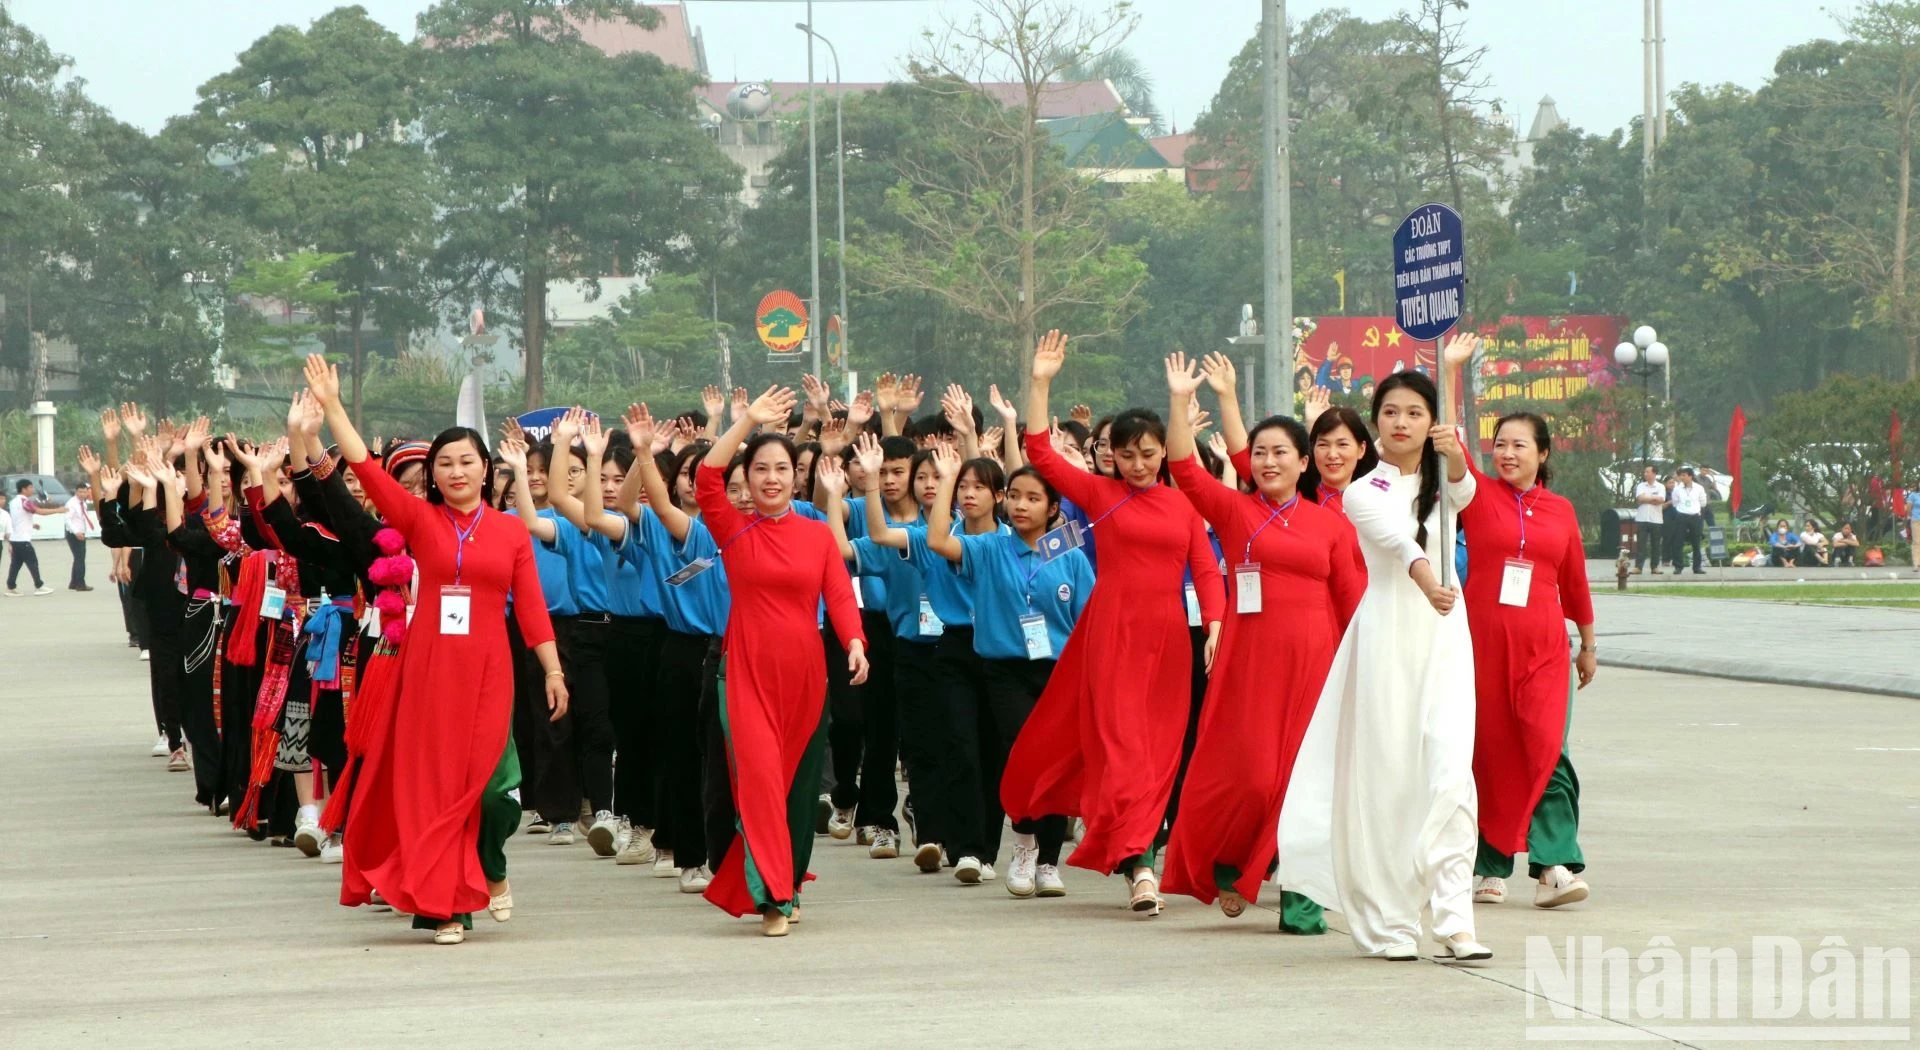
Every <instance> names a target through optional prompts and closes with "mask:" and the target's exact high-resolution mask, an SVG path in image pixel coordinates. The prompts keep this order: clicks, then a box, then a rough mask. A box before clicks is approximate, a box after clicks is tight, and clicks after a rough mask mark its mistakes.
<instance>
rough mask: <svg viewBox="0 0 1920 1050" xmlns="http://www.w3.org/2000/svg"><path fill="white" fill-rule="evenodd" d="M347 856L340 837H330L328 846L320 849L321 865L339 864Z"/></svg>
mask: <svg viewBox="0 0 1920 1050" xmlns="http://www.w3.org/2000/svg"><path fill="white" fill-rule="evenodd" d="M346 854H347V851H346V848H345V847H343V846H341V845H340V836H338V835H331V836H328V838H327V844H326V845H324V846H321V847H320V863H322V864H339V863H340V862H341V861H343V860H345V859H346Z"/></svg>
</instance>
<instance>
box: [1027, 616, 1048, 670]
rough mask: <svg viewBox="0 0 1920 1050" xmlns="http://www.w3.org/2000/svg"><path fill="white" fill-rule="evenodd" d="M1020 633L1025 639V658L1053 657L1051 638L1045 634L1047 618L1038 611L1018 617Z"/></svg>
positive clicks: (1043, 658) (1044, 658)
mask: <svg viewBox="0 0 1920 1050" xmlns="http://www.w3.org/2000/svg"><path fill="white" fill-rule="evenodd" d="M1020 633H1021V634H1023V635H1025V636H1026V639H1027V659H1029V660H1051V659H1053V638H1052V637H1051V636H1049V635H1048V634H1047V618H1046V617H1044V616H1042V615H1040V614H1039V613H1028V614H1027V615H1025V616H1022V617H1020Z"/></svg>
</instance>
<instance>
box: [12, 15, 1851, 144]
mask: <svg viewBox="0 0 1920 1050" xmlns="http://www.w3.org/2000/svg"><path fill="white" fill-rule="evenodd" d="M1413 2H1414V0H1349V2H1348V3H1345V4H1336V3H1322V2H1317V0H1294V2H1293V3H1291V4H1290V5H1289V14H1290V15H1291V16H1292V17H1293V19H1294V20H1295V21H1298V20H1299V19H1301V18H1304V17H1306V16H1307V15H1308V14H1311V13H1312V12H1314V11H1318V10H1321V9H1323V8H1327V7H1340V6H1344V7H1346V8H1348V9H1349V10H1351V11H1353V12H1354V13H1356V14H1358V15H1361V16H1364V17H1368V18H1385V17H1388V16H1390V15H1392V14H1394V13H1395V12H1397V11H1400V10H1403V9H1405V8H1406V7H1408V6H1410V5H1411V4H1412V3H1413ZM0 3H5V4H6V6H8V7H9V8H11V10H12V11H13V14H14V17H15V18H16V19H18V20H20V21H22V22H24V23H25V24H26V25H28V26H29V27H31V28H32V29H33V30H34V31H35V32H38V33H40V34H41V35H42V36H44V37H46V38H47V39H48V41H50V42H51V44H52V45H53V47H54V48H55V49H56V50H58V51H61V52H63V53H65V54H67V55H70V56H72V57H73V59H74V62H75V65H74V71H75V73H76V74H77V75H79V76H81V77H83V78H85V79H86V80H87V82H88V85H89V92H90V94H91V95H92V97H93V98H95V99H96V100H98V101H100V102H102V103H104V104H106V105H107V106H108V107H110V108H111V109H112V110H113V112H114V113H115V114H116V115H117V116H119V117H120V118H121V119H123V120H127V121H130V122H132V123H134V124H137V125H140V126H142V127H144V128H147V129H149V130H154V129H157V128H159V127H160V126H161V125H162V124H164V123H165V122H166V119H167V118H168V117H169V116H172V115H174V114H177V113H181V112H184V111H186V110H188V109H190V108H191V107H192V106H193V104H194V101H195V98H196V96H195V93H194V92H195V89H196V88H197V87H198V86H199V85H200V84H201V83H203V82H205V81H206V80H208V79H209V78H211V77H213V76H214V75H215V74H218V73H220V72H222V71H224V70H226V69H228V68H230V67H231V65H232V63H233V58H234V55H235V54H236V53H238V52H239V51H241V50H242V49H244V48H245V47H247V45H249V44H250V43H252V42H253V41H254V40H256V39H258V38H259V37H260V36H261V35H262V34H264V33H265V32H267V31H268V30H269V29H271V28H272V27H273V26H275V25H277V24H282V23H292V24H296V25H301V26H304V25H306V24H307V23H308V22H310V21H311V20H312V19H314V18H315V17H317V16H319V15H320V14H322V13H324V12H326V11H328V10H330V9H331V8H333V7H335V6H339V5H338V4H336V3H333V2H329V0H158V2H157V0H79V2H75V0H10V2H8V0H0ZM362 6H364V7H366V8H367V10H368V11H369V12H370V13H371V14H372V15H373V17H375V18H376V19H378V20H380V21H381V22H382V23H384V24H386V25H387V26H389V27H391V28H393V29H394V30H395V31H396V32H398V33H400V34H401V35H402V36H406V37H409V38H410V37H411V36H412V35H413V30H414V17H415V15H417V14H418V13H419V12H420V11H422V10H424V9H425V8H426V7H427V6H429V4H428V0H363V4H362ZM1641 6H1642V5H1641V3H1640V2H1639V0H1473V5H1472V9H1471V12H1470V22H1469V27H1468V31H1469V35H1470V36H1471V37H1472V38H1473V39H1474V40H1476V41H1478V42H1480V43H1484V44H1485V45H1487V46H1488V47H1489V48H1490V49H1491V50H1490V53H1489V55H1488V61H1487V65H1486V69H1487V72H1488V74H1489V75H1490V76H1491V77H1492V79H1493V90H1494V93H1495V94H1496V95H1497V96H1498V97H1499V98H1501V99H1504V100H1506V101H1507V102H1508V103H1509V107H1508V108H1509V112H1517V113H1518V114H1519V115H1520V117H1521V120H1522V127H1523V128H1524V127H1525V123H1526V121H1528V120H1530V119H1531V116H1532V114H1533V110H1534V105H1535V104H1536V103H1537V102H1538V101H1539V99H1540V97H1541V96H1542V95H1549V94H1550V95H1552V96H1553V97H1554V99H1555V100H1557V101H1558V102H1559V104H1560V112H1561V114H1562V115H1564V116H1565V117H1566V118H1567V119H1568V120H1570V121H1572V122H1573V123H1574V124H1577V125H1580V126H1582V127H1585V128H1587V129H1588V130H1594V131H1598V130H1603V129H1611V128H1614V127H1618V126H1620V125H1622V124H1625V123H1626V122H1627V121H1629V120H1631V119H1632V118H1633V117H1635V116H1637V115H1639V113H1640V76H1641V72H1640V54H1641V51H1640V36H1641ZM1823 6H1824V5H1821V4H1819V3H1816V2H1814V0H1672V2H1671V3H1668V4H1667V10H1666V36H1667V41H1668V43H1667V84H1668V88H1669V90H1672V89H1673V88H1676V87H1678V86H1679V85H1680V84H1681V83H1683V82H1686V81H1700V82H1706V83H1719V82H1722V81H1732V82H1734V83H1737V84H1741V85H1744V86H1747V87H1756V86H1758V85H1759V84H1760V83H1761V82H1762V81H1763V80H1764V79H1765V78H1766V77H1767V76H1768V75H1769V74H1770V73H1771V71H1772V68H1773V63H1774V59H1775V58H1776V57H1777V56H1778V54H1779V52H1780V49H1781V48H1782V47H1784V46H1786V45H1788V44H1792V43H1798V42H1800V41H1804V40H1808V39H1812V38H1814V37H1816V36H1832V35H1836V30H1835V28H1834V25H1833V17H1832V15H1830V14H1828V13H1827V11H1826V10H1825V9H1823ZM1839 6H1845V5H1844V4H1842V5H1839ZM687 7H688V9H689V11H690V12H691V13H692V17H693V22H694V24H695V25H696V26H698V27H699V28H700V29H701V30H702V31H703V32H704V34H705V37H706V45H707V59H708V64H709V65H710V66H711V67H712V73H713V78H714V79H715V80H744V79H769V80H804V79H805V78H806V47H805V38H804V37H803V36H802V35H801V34H800V33H799V32H798V31H797V30H795V29H794V28H793V23H795V22H797V21H801V20H802V19H803V18H804V17H805V14H804V10H805V9H804V6H803V4H802V3H799V2H784V3H783V2H766V0H688V3H687ZM1134 8H1135V10H1136V11H1138V12H1139V14H1140V15H1141V22H1140V29H1139V31H1138V33H1137V34H1136V35H1135V36H1134V38H1133V40H1132V41H1131V43H1130V46H1131V47H1132V48H1133V50H1134V51H1135V53H1136V54H1138V55H1139V56H1140V57H1141V58H1143V59H1144V60H1145V61H1146V64H1147V66H1148V68H1149V69H1150V70H1151V71H1152V73H1153V76H1154V79H1155V83H1156V86H1157V95H1158V98H1159V102H1160V108H1161V109H1162V111H1163V112H1164V113H1165V114H1166V115H1168V116H1170V117H1172V118H1173V119H1175V120H1176V121H1177V122H1178V123H1179V125H1180V127H1181V128H1183V129H1184V128H1186V127H1187V126H1188V125H1189V124H1191V122H1192V120H1193V117H1194V116H1195V114H1197V113H1198V112H1199V111H1200V110H1201V109H1202V108H1204V107H1205V106H1206V105H1207V103H1208V102H1209V101H1210V100H1211V99H1212V98H1213V94H1214V92H1215V91H1216V90H1217V89H1218V88H1219V86H1220V79H1221V77H1222V76H1224V75H1225V73H1226V68H1227V62H1228V60H1229V59H1231V58H1232V57H1233V55H1234V54H1236V53H1237V52H1238V51H1239V50H1240V48H1241V46H1242V45H1244V44H1245V43H1246V41H1247V39H1248V38H1249V37H1251V36H1252V35H1254V33H1255V32H1256V31H1257V29H1258V22H1259V4H1258V3H1257V2H1255V0H1134ZM965 10H967V4H966V3H964V0H819V2H818V3H817V4H816V10H815V22H816V24H817V25H818V26H819V29H820V32H821V34H822V35H823V36H825V37H827V38H828V39H830V40H832V41H833V42H834V44H835V45H836V46H838V47H839V48H840V54H841V60H842V61H843V62H844V63H845V73H846V79H848V80H879V79H886V78H889V77H892V76H896V75H898V73H899V69H900V57H901V56H902V55H904V54H905V53H906V52H907V51H908V50H909V49H911V48H912V47H913V46H914V45H915V43H916V42H917V41H918V40H919V34H920V31H921V30H922V29H923V28H926V27H927V26H929V25H931V24H934V23H935V21H936V19H937V18H938V17H939V16H940V15H941V14H942V13H943V12H949V13H955V12H964V11H965ZM819 62H820V66H821V68H822V70H823V72H822V76H823V77H824V76H826V75H828V73H827V72H826V70H827V58H826V53H825V51H824V49H822V51H821V53H820V56H819Z"/></svg>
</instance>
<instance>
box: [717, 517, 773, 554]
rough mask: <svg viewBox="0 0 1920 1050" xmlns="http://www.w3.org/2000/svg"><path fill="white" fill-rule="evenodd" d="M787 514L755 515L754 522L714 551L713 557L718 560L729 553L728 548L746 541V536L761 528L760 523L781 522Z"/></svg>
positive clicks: (749, 523)
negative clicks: (743, 540)
mask: <svg viewBox="0 0 1920 1050" xmlns="http://www.w3.org/2000/svg"><path fill="white" fill-rule="evenodd" d="M791 513H793V511H792V510H791V509H789V510H788V511H787V514H791ZM787 514H778V515H775V516H773V517H768V516H767V515H765V514H755V515H754V518H753V520H752V521H751V522H748V523H747V527H746V528H744V529H741V530H740V531H739V532H736V533H734V534H733V536H732V537H731V538H730V539H728V540H727V542H725V543H722V544H721V545H720V549H719V550H717V551H714V552H713V556H714V557H716V558H718V557H720V556H721V555H723V554H725V553H727V548H728V547H731V546H733V545H734V544H736V543H738V542H740V541H741V540H742V539H745V538H746V535H747V533H749V532H752V531H753V530H755V529H757V528H759V527H760V523H761V522H766V521H779V520H780V519H781V518H784V517H786V516H787Z"/></svg>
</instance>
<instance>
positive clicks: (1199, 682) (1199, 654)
mask: <svg viewBox="0 0 1920 1050" xmlns="http://www.w3.org/2000/svg"><path fill="white" fill-rule="evenodd" d="M1187 635H1188V641H1189V642H1190V644H1192V646H1193V674H1192V677H1191V679H1190V680H1189V681H1188V683H1187V734H1186V736H1185V737H1183V738H1182V739H1181V741H1180V769H1179V770H1178V771H1177V772H1176V773H1174V775H1173V794H1171V795H1168V796H1167V819H1166V821H1165V822H1164V823H1162V824H1161V825H1160V834H1159V835H1157V836H1155V837H1154V840H1153V844H1154V845H1155V846H1156V847H1159V846H1165V845H1166V844H1167V840H1168V839H1169V838H1171V837H1172V836H1173V822H1174V821H1175V820H1177V819H1179V816H1180V794H1181V789H1182V788H1184V787H1186V784H1187V765H1188V763H1190V762H1192V761H1193V748H1194V745H1195V744H1197V743H1198V742H1199V740H1200V707H1201V705H1202V704H1203V703H1204V702H1205V701H1206V699H1207V629H1206V628H1205V627H1189V628H1187Z"/></svg>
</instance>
